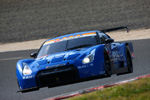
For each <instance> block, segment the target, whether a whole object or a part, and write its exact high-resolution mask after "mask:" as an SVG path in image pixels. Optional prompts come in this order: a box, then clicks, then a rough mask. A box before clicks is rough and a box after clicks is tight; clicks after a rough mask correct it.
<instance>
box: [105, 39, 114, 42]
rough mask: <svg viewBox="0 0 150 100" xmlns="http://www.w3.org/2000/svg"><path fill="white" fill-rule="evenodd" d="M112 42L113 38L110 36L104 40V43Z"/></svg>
mask: <svg viewBox="0 0 150 100" xmlns="http://www.w3.org/2000/svg"><path fill="white" fill-rule="evenodd" d="M112 42H114V39H112V38H108V39H106V40H105V43H112Z"/></svg>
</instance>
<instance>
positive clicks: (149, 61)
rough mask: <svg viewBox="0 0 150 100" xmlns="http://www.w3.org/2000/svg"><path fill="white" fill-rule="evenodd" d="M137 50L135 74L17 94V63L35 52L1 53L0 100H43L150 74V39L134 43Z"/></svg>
mask: <svg viewBox="0 0 150 100" xmlns="http://www.w3.org/2000/svg"><path fill="white" fill-rule="evenodd" d="M132 42H133V45H134V50H135V59H134V61H133V63H134V72H133V73H131V74H125V75H120V76H116V75H113V76H112V77H110V78H101V79H94V80H89V81H84V82H79V83H74V84H69V85H63V86H58V87H52V88H47V87H46V88H41V89H40V90H39V91H33V92H28V93H24V94H22V93H16V91H17V89H18V87H17V83H16V72H15V70H16V62H17V60H18V59H22V58H28V57H29V56H28V55H29V54H30V53H31V52H33V51H35V50H26V51H14V52H5V53H0V100H41V99H45V98H48V97H53V96H56V95H61V94H64V93H68V92H73V91H77V90H80V89H85V88H89V87H93V86H97V85H103V84H107V83H114V82H118V81H121V80H125V79H130V78H133V77H136V76H139V75H144V74H149V73H150V53H149V50H150V45H149V43H150V39H147V40H136V41H132Z"/></svg>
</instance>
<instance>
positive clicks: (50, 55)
mask: <svg viewBox="0 0 150 100" xmlns="http://www.w3.org/2000/svg"><path fill="white" fill-rule="evenodd" d="M123 28H127V27H118V28H112V29H106V30H101V31H99V30H96V31H86V32H77V33H73V34H67V35H64V36H59V37H56V38H53V39H49V40H46V41H45V42H44V43H43V44H42V46H41V47H40V49H39V50H38V52H35V53H31V55H30V56H31V57H33V58H32V59H23V60H19V61H18V62H17V65H16V75H17V82H18V85H19V88H20V91H21V92H25V91H29V90H34V89H39V88H40V87H45V86H49V85H52V84H58V83H64V82H66V81H73V80H79V79H85V78H89V77H92V76H100V75H107V76H111V75H112V74H124V73H132V72H133V66H132V58H133V56H134V53H133V46H132V43H130V42H122V43H120V42H114V40H113V39H112V38H110V36H108V35H107V34H105V32H109V31H114V30H119V29H123Z"/></svg>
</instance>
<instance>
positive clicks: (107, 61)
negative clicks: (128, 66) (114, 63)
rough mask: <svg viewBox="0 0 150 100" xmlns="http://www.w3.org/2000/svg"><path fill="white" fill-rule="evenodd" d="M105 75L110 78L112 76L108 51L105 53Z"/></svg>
mask: <svg viewBox="0 0 150 100" xmlns="http://www.w3.org/2000/svg"><path fill="white" fill-rule="evenodd" d="M104 63H105V67H104V68H105V72H106V73H105V75H106V76H108V77H110V76H111V75H112V70H111V63H110V58H109V56H108V54H107V52H106V51H104Z"/></svg>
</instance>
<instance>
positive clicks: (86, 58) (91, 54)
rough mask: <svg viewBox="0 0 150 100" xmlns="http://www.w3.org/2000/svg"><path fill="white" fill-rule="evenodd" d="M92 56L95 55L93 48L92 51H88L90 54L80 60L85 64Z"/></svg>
mask: <svg viewBox="0 0 150 100" xmlns="http://www.w3.org/2000/svg"><path fill="white" fill-rule="evenodd" d="M94 56H95V49H94V50H92V51H91V52H90V54H89V55H87V56H86V57H85V58H84V59H83V60H82V63H83V64H87V63H90V62H92V61H93V60H94Z"/></svg>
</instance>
